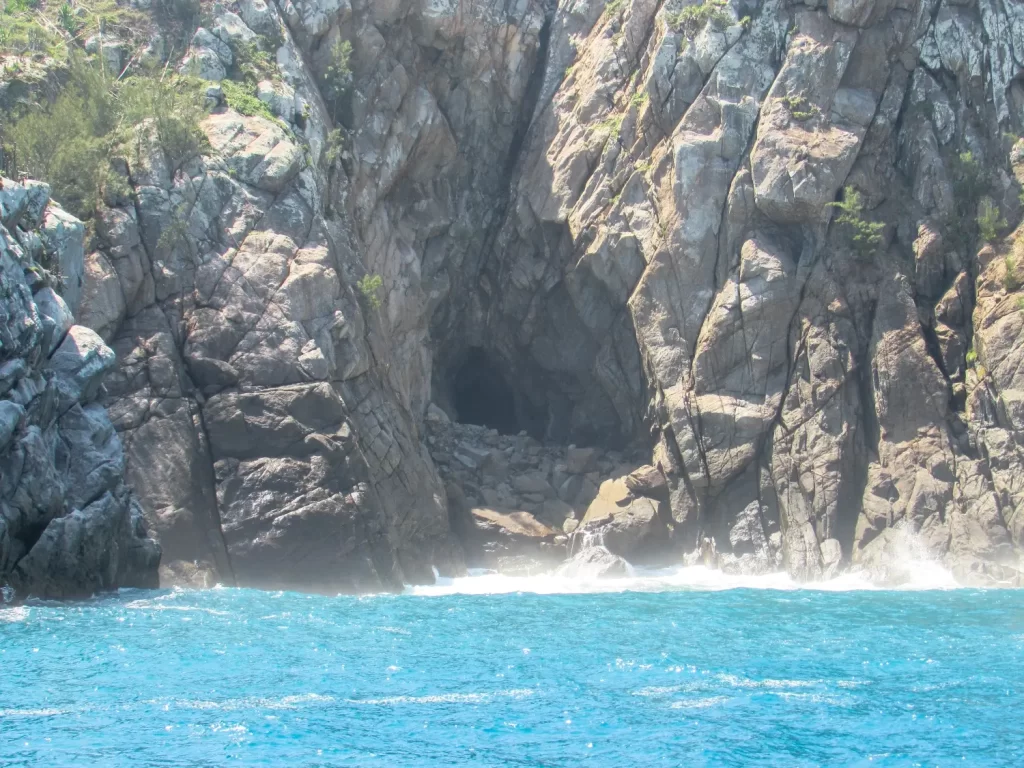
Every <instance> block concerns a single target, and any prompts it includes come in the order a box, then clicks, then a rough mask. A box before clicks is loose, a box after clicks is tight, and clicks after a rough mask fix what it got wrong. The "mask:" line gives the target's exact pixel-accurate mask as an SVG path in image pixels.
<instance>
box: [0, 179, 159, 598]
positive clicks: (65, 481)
mask: <svg viewBox="0 0 1024 768" xmlns="http://www.w3.org/2000/svg"><path fill="white" fill-rule="evenodd" d="M49 196H50V190H49V188H48V187H47V186H46V185H45V184H39V183H26V184H18V183H15V182H13V181H11V180H9V179H4V178H0V587H2V588H4V589H5V590H6V589H10V590H13V593H14V594H15V595H16V596H19V597H27V596H37V597H45V598H66V597H84V596H89V595H91V594H93V593H95V592H98V591H102V590H110V589H116V588H117V587H121V586H127V587H153V586H156V584H157V566H158V563H159V561H160V547H159V545H158V544H157V543H156V542H155V541H154V540H153V539H151V538H149V537H148V535H147V533H146V525H145V520H144V517H143V511H142V508H141V507H140V506H139V503H138V501H137V500H136V498H135V495H134V494H133V493H132V491H131V489H130V488H129V487H128V486H126V484H125V482H124V464H125V457H124V451H123V449H122V444H121V441H120V439H119V438H118V435H117V433H116V432H115V431H114V428H113V426H112V424H111V423H110V419H109V418H108V417H107V414H106V412H105V411H104V410H103V408H102V407H101V406H100V405H98V404H97V402H96V400H97V397H98V396H99V395H100V393H101V389H102V386H103V379H104V376H105V374H107V373H108V372H110V371H111V370H112V369H113V368H114V367H115V365H116V361H115V358H114V353H113V351H111V349H110V348H109V347H108V346H107V345H106V344H104V343H103V340H102V339H101V338H100V337H99V336H98V335H97V334H96V333H95V332H94V331H92V330H90V329H89V328H86V327H84V326H81V325H76V324H75V318H74V314H73V310H74V307H75V304H76V303H77V299H78V293H79V287H80V285H79V281H80V280H81V277H82V274H83V273H82V243H83V238H84V231H85V230H84V227H83V225H82V223H81V222H80V221H78V220H77V219H75V218H73V217H72V216H69V215H68V214H67V213H65V212H64V211H62V210H61V209H60V208H59V207H58V206H56V205H54V204H52V203H51V202H50V200H49ZM4 597H7V595H4Z"/></svg>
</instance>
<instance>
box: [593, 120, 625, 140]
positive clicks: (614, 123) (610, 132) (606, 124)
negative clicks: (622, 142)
mask: <svg viewBox="0 0 1024 768" xmlns="http://www.w3.org/2000/svg"><path fill="white" fill-rule="evenodd" d="M624 119H625V116H624V115H612V116H611V117H607V118H605V119H604V120H602V121H601V122H600V123H598V124H597V125H596V126H595V127H594V131H595V132H596V133H603V134H605V135H606V136H607V137H608V138H609V139H612V140H613V141H617V140H618V138H619V133H620V132H621V131H622V121H623V120H624Z"/></svg>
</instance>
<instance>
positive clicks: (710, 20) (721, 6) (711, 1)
mask: <svg viewBox="0 0 1024 768" xmlns="http://www.w3.org/2000/svg"><path fill="white" fill-rule="evenodd" d="M728 7H729V3H728V2H727V0H704V2H702V3H700V4H698V5H688V6H686V7H685V8H682V9H680V10H678V11H675V12H674V13H670V14H668V16H666V21H667V22H668V25H669V27H670V28H671V29H674V30H675V31H676V32H681V33H682V34H683V35H684V36H685V37H687V38H691V39H692V38H694V37H696V36H697V33H698V32H700V31H701V30H702V29H704V27H706V26H707V25H708V24H711V25H713V26H715V27H717V28H718V29H724V28H725V27H728V26H729V25H730V24H732V23H733V20H732V15H731V14H730V13H729V12H728V11H727V10H726V9H727V8H728Z"/></svg>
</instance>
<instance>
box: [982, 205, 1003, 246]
mask: <svg viewBox="0 0 1024 768" xmlns="http://www.w3.org/2000/svg"><path fill="white" fill-rule="evenodd" d="M977 224H978V234H979V235H981V239H982V240H984V241H985V242H986V243H991V242H994V241H995V240H997V239H998V238H999V230H1001V229H1004V228H1005V227H1006V219H1004V218H1002V217H1001V216H1000V215H999V206H997V205H996V204H995V203H994V202H992V200H990V199H989V198H987V197H986V198H984V199H983V200H982V201H981V204H980V205H979V207H978V219H977Z"/></svg>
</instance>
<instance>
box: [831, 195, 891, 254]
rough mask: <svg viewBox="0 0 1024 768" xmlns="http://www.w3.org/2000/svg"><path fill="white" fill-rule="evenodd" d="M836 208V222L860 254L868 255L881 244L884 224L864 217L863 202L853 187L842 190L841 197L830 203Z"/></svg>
mask: <svg viewBox="0 0 1024 768" xmlns="http://www.w3.org/2000/svg"><path fill="white" fill-rule="evenodd" d="M832 207H834V208H836V209H838V211H839V215H838V216H836V223H837V224H839V225H840V226H842V227H843V229H844V230H845V232H846V236H847V239H848V240H849V243H850V245H851V246H852V247H853V249H854V250H856V251H857V252H858V253H859V254H861V255H862V256H870V255H871V254H873V253H874V252H875V251H877V250H878V248H879V247H880V246H881V245H882V240H883V235H884V232H885V224H884V223H883V222H880V221H869V220H867V219H866V218H864V202H863V200H862V198H861V195H860V192H859V191H858V190H857V189H855V188H853V187H846V188H844V190H843V199H842V201H840V202H837V203H832Z"/></svg>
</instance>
